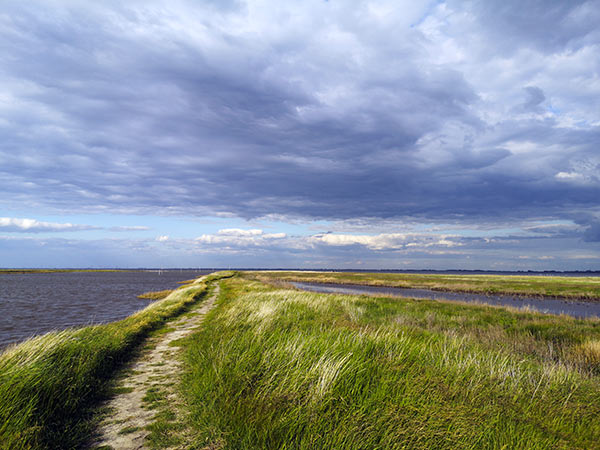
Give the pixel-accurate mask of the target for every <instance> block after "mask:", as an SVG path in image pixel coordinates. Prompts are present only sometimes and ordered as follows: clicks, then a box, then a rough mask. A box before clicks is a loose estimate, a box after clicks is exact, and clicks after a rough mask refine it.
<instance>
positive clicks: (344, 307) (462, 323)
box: [180, 277, 600, 449]
mask: <svg viewBox="0 0 600 450" xmlns="http://www.w3.org/2000/svg"><path fill="white" fill-rule="evenodd" d="M363 281H364V279H363ZM221 286H222V288H221V295H220V298H219V300H218V302H217V306H216V307H215V308H214V309H213V310H212V311H211V312H210V313H209V314H208V315H207V316H206V318H205V322H204V326H203V327H202V328H201V329H200V330H199V331H198V332H196V333H195V334H194V335H192V336H191V337H190V338H188V339H187V340H186V341H184V342H183V345H184V354H185V358H186V371H185V374H184V382H183V383H182V385H181V386H180V389H181V390H182V393H183V395H184V396H185V398H186V402H187V404H188V405H189V406H190V417H189V419H188V421H189V423H188V426H187V427H188V429H191V430H195V431H194V433H195V434H194V435H193V436H191V437H189V438H190V439H191V442H190V444H189V446H188V447H186V448H197V449H202V448H211V449H271V448H273V449H275V448H277V449H314V448H335V449H402V448H436V449H459V448H460V449H462V448H465V449H466V448H482V449H500V448H505V449H509V448H510V449H561V448H564V449H566V448H569V449H573V448H574V449H577V448H580V449H593V448H600V444H599V442H600V383H599V381H600V374H599V370H598V369H599V366H598V361H599V355H600V352H599V350H600V344H599V342H600V321H599V320H593V319H586V320H582V319H574V318H570V317H566V316H551V315H544V314H538V313H532V312H517V311H511V310H507V309H503V308H497V307H491V306H479V305H467V304H459V303H451V302H435V301H429V300H411V299H397V298H396V299H395V298H373V297H365V296H345V295H333V294H317V293H309V292H300V291H296V290H290V289H285V288H281V287H279V286H273V285H266V284H264V283H261V282H258V281H256V280H251V279H244V278H241V277H236V278H232V279H229V280H226V281H224V282H222V284H221Z"/></svg>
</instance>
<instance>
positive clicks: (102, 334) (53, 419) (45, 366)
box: [0, 275, 218, 450]
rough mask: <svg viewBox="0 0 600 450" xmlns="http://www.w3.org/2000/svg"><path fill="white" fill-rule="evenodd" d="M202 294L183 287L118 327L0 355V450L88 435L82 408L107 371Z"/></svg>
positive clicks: (36, 342)
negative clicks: (150, 333)
mask: <svg viewBox="0 0 600 450" xmlns="http://www.w3.org/2000/svg"><path fill="white" fill-rule="evenodd" d="M215 277H218V275H215ZM205 291H206V284H205V283H197V284H194V285H191V286H188V287H183V288H181V289H179V290H177V291H175V292H174V293H173V294H171V295H170V296H169V297H167V298H166V299H164V300H162V301H158V302H155V303H153V304H151V305H150V306H148V307H147V308H145V309H144V310H142V311H140V312H138V313H136V314H134V315H132V316H130V317H128V318H126V319H124V320H121V321H119V322H113V323H110V324H106V325H97V326H89V327H84V328H78V329H68V330H65V331H60V332H53V333H48V334H46V335H42V336H39V337H35V338H33V339H30V340H28V341H25V342H23V343H21V344H19V345H17V346H14V347H11V348H9V349H7V350H6V351H5V352H3V353H2V354H0V448H2V449H3V450H5V449H29V448H32V449H46V448H47V449H58V448H74V447H76V446H77V445H79V444H80V443H81V442H82V441H83V439H85V438H86V435H87V433H88V432H89V431H90V426H91V423H90V421H89V419H90V413H91V409H90V407H91V406H92V405H93V404H94V403H96V402H97V401H98V400H99V399H100V398H102V397H103V395H105V394H106V389H107V387H108V384H109V381H110V378H111V376H113V375H114V374H115V371H116V370H117V369H118V368H119V367H120V366H122V363H124V362H125V361H127V360H128V359H130V357H131V356H132V354H133V350H134V349H135V348H136V347H137V346H138V344H139V343H140V342H142V340H143V338H144V337H145V336H147V334H148V333H149V332H150V331H152V330H154V329H156V328H158V327H160V326H161V325H162V324H163V323H164V322H165V321H166V320H167V319H169V318H171V317H173V316H175V315H177V314H178V313H180V312H181V311H183V310H185V308H186V306H187V305H189V304H191V303H193V302H195V301H198V300H199V299H200V298H202V296H203V295H204V292H205Z"/></svg>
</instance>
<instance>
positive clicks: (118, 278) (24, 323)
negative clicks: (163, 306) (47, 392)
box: [0, 270, 210, 348]
mask: <svg viewBox="0 0 600 450" xmlns="http://www.w3.org/2000/svg"><path fill="white" fill-rule="evenodd" d="M209 272H210V271H200V270H162V271H160V272H158V271H124V272H67V273H26V274H18V273H14V274H13V273H0V348H1V347H4V346H6V345H7V344H8V343H10V342H15V341H20V340H23V339H25V338H27V337H30V336H33V335H36V334H40V333H44V332H47V331H51V330H57V329H64V328H67V327H70V326H76V325H89V324H98V323H105V322H111V321H114V320H119V319H123V318H125V317H127V316H129V315H130V314H132V313H134V312H135V311H137V310H139V309H142V308H144V307H146V306H147V305H148V304H150V303H151V300H141V299H138V298H137V297H136V296H137V295H138V294H141V293H143V292H148V291H159V290H163V289H174V288H176V287H178V286H179V284H177V282H178V281H183V280H189V279H192V278H197V277H199V276H201V275H202V274H206V273H209Z"/></svg>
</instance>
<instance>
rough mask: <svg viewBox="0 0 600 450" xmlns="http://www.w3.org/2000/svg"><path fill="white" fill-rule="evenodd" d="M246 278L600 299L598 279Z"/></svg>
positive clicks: (273, 274)
mask: <svg viewBox="0 0 600 450" xmlns="http://www.w3.org/2000/svg"><path fill="white" fill-rule="evenodd" d="M246 275H247V276H250V277H253V278H255V279H258V280H263V281H270V282H274V281H278V282H286V281H305V282H316V283H348V284H359V285H368V286H391V287H402V288H423V289H434V290H440V291H457V292H477V293H484V294H517V295H534V296H548V297H563V298H580V299H588V300H600V278H599V277H555V276H524V275H440V274H433V275H424V274H406V273H363V272H360V273H351V272H279V271H277V272H269V271H265V272H247V273H246Z"/></svg>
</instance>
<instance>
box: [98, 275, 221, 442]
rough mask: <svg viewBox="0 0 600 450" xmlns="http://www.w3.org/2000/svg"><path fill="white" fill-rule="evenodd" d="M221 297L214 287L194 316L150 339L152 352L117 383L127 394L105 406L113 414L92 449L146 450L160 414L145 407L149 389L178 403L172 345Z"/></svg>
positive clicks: (177, 368)
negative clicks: (153, 424)
mask: <svg viewBox="0 0 600 450" xmlns="http://www.w3.org/2000/svg"><path fill="white" fill-rule="evenodd" d="M218 295H219V285H218V284H215V290H214V292H213V294H212V295H211V296H210V297H209V298H208V299H206V300H205V301H203V302H202V303H201V304H199V305H197V306H195V307H193V308H192V309H190V311H189V312H190V313H195V314H193V315H186V316H184V317H181V318H179V319H176V320H174V321H173V322H170V323H168V324H167V326H168V327H169V328H173V329H174V330H172V331H169V332H167V333H165V334H163V335H160V336H157V337H154V338H151V339H150V340H149V342H148V343H149V344H150V345H149V346H150V347H151V349H150V350H148V351H144V352H143V354H142V355H141V356H140V357H139V358H138V359H137V360H136V361H134V362H133V363H132V364H131V366H130V367H129V369H130V370H129V371H128V372H129V373H130V374H129V375H127V376H126V377H125V378H124V379H122V380H121V381H120V382H119V383H118V390H122V391H124V392H123V393H119V394H117V395H116V396H115V397H114V398H112V399H111V400H110V401H109V402H108V403H107V404H106V406H107V407H108V408H109V409H110V410H111V411H112V412H111V413H110V414H109V415H108V417H106V418H105V419H104V420H103V421H102V423H101V424H100V427H99V429H98V436H99V437H98V439H96V440H95V442H94V443H93V445H92V446H91V448H97V447H103V446H110V447H112V448H113V449H115V450H130V449H135V450H138V449H146V448H147V447H146V445H145V438H146V436H147V435H148V434H149V431H147V430H146V429H145V428H146V426H147V425H149V424H151V423H152V422H153V419H154V416H155V414H156V412H157V411H156V410H152V409H148V408H144V401H143V398H144V396H146V393H147V392H148V390H149V389H151V388H153V387H154V388H159V389H161V390H162V391H163V392H164V391H166V392H167V398H168V399H169V401H173V402H177V394H176V392H175V388H174V386H173V383H172V382H173V381H175V380H177V378H178V376H179V373H180V368H181V361H180V359H179V357H178V355H177V353H178V352H179V349H178V348H177V347H172V346H170V345H169V344H170V343H171V342H173V341H175V340H177V339H180V338H183V337H185V336H187V335H189V334H190V333H191V332H192V331H193V330H194V329H195V328H196V327H198V325H200V324H201V323H202V321H203V318H204V315H205V314H206V313H207V312H208V311H209V310H210V309H211V308H212V306H213V304H214V301H215V299H216V298H217V297H218ZM110 447H108V448H110ZM105 448H106V447H105Z"/></svg>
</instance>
